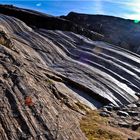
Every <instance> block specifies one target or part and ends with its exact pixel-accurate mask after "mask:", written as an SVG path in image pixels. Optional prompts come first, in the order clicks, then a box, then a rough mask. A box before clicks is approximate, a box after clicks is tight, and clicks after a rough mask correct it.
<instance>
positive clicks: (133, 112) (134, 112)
mask: <svg viewBox="0 0 140 140" xmlns="http://www.w3.org/2000/svg"><path fill="white" fill-rule="evenodd" d="M127 113H128V114H129V115H130V116H138V115H139V112H137V111H128V112H127Z"/></svg>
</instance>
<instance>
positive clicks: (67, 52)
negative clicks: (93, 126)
mask: <svg viewBox="0 0 140 140" xmlns="http://www.w3.org/2000/svg"><path fill="white" fill-rule="evenodd" d="M19 10H20V9H19ZM27 12H28V11H27ZM13 16H14V15H13ZM44 16H46V15H44ZM27 20H28V19H27ZM36 22H37V21H36ZM46 22H47V19H46ZM38 24H39V22H38ZM94 34H95V35H96V33H94ZM94 34H93V35H94ZM98 37H99V36H98ZM99 38H100V37H99ZM99 40H100V39H99ZM99 40H98V39H97V38H96V39H95V40H94V41H93V40H91V39H89V38H87V37H86V36H84V35H83V34H82V35H80V34H76V33H74V32H72V31H66V29H65V31H64V30H63V31H62V30H60V29H59V30H58V29H57V30H53V29H51V30H48V29H46V28H43V27H42V28H41V27H40V28H38V27H35V26H34V27H33V25H32V26H31V25H30V26H29V25H27V24H25V23H24V22H23V21H21V20H19V19H17V18H15V17H9V16H6V15H3V14H0V63H1V65H0V74H1V77H0V85H1V86H0V88H1V90H0V91H1V92H0V130H1V131H0V132H1V133H0V134H1V139H2V140H16V139H29V140H30V139H31V140H32V139H35V140H36V139H38V138H40V139H41V140H44V139H46V140H67V139H68V140H69V139H70V140H77V138H78V140H86V138H85V136H84V134H83V133H82V132H81V130H80V126H79V119H80V118H81V117H82V116H83V115H84V114H85V112H86V111H87V110H89V109H96V108H99V107H101V106H103V105H106V104H109V103H113V104H114V105H116V106H121V105H124V104H129V103H131V102H133V101H136V100H137V99H138V97H137V96H136V95H135V92H139V91H140V77H139V76H140V56H139V55H137V54H135V53H132V52H131V51H128V50H126V49H122V48H121V47H116V46H114V45H111V44H108V43H106V42H104V41H101V40H100V41H99ZM27 97H30V98H31V100H32V103H31V104H29V103H28V104H27V100H26V99H27Z"/></svg>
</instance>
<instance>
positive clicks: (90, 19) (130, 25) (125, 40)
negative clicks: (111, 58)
mask: <svg viewBox="0 0 140 140" xmlns="http://www.w3.org/2000/svg"><path fill="white" fill-rule="evenodd" d="M63 18H65V19H67V20H70V21H72V22H74V23H77V24H80V25H81V26H83V27H84V28H87V29H89V30H92V31H95V32H98V33H100V34H102V35H104V40H105V41H107V42H110V43H113V44H115V45H118V46H120V47H122V48H125V49H128V50H131V51H133V52H135V53H138V54H140V40H139V38H140V25H139V24H136V23H134V21H131V20H125V19H122V18H117V17H112V16H103V15H87V14H79V13H74V12H71V13H69V14H68V15H67V16H65V17H64V16H63Z"/></svg>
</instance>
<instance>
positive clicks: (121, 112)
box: [117, 111, 129, 117]
mask: <svg viewBox="0 0 140 140" xmlns="http://www.w3.org/2000/svg"><path fill="white" fill-rule="evenodd" d="M117 115H118V116H124V117H127V116H129V114H128V113H127V112H125V111H118V112H117Z"/></svg>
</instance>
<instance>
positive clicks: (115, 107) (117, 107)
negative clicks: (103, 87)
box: [113, 106, 121, 111]
mask: <svg viewBox="0 0 140 140" xmlns="http://www.w3.org/2000/svg"><path fill="white" fill-rule="evenodd" d="M120 109H121V107H119V106H114V107H113V110H115V111H118V110H120Z"/></svg>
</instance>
